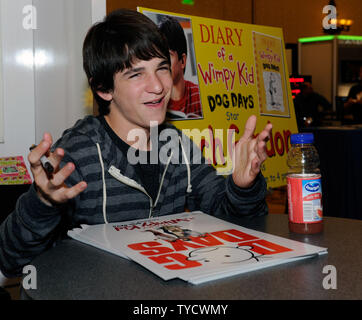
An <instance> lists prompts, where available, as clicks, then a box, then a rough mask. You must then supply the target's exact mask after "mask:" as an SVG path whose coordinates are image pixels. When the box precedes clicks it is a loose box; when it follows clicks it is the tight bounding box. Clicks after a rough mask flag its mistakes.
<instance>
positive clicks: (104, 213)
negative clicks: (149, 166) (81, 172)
mask: <svg viewBox="0 0 362 320" xmlns="http://www.w3.org/2000/svg"><path fill="white" fill-rule="evenodd" d="M179 140H180V144H181V151H182V156H183V158H184V159H185V164H186V168H187V189H186V192H187V193H191V192H192V185H191V169H190V162H189V159H188V158H187V156H186V152H185V149H184V147H183V145H182V141H181V137H180V136H179ZM96 146H97V151H98V157H99V163H100V165H101V168H102V184H103V206H102V211H103V220H104V223H106V224H107V223H108V221H107V212H106V210H107V188H106V180H105V173H104V163H103V159H102V153H101V148H100V146H99V144H98V143H96ZM172 154H173V153H171V155H170V157H169V159H168V161H167V164H166V168H165V170H164V172H163V175H162V179H161V183H160V188H159V193H160V191H161V187H162V184H163V180H164V177H165V174H166V171H167V168H168V165H169V164H170V162H171V158H172ZM127 184H128V183H127ZM159 193H158V195H157V199H156V202H155V203H157V201H158V197H159V195H160V194H159Z"/></svg>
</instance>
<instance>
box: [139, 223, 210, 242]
mask: <svg viewBox="0 0 362 320" xmlns="http://www.w3.org/2000/svg"><path fill="white" fill-rule="evenodd" d="M158 230H162V231H157V230H153V229H148V230H145V231H146V232H147V231H148V232H152V233H153V234H154V235H155V236H156V237H157V238H158V239H162V240H166V241H176V240H179V239H180V240H184V241H190V240H191V239H190V237H205V236H206V233H201V232H197V231H194V230H191V229H184V228H181V227H179V226H177V225H170V226H162V227H160V228H158Z"/></svg>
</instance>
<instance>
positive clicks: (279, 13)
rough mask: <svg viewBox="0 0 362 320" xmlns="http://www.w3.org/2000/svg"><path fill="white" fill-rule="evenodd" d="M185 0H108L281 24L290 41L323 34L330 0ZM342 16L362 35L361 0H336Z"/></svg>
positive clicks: (112, 6) (110, 5) (109, 8)
mask: <svg viewBox="0 0 362 320" xmlns="http://www.w3.org/2000/svg"><path fill="white" fill-rule="evenodd" d="M181 2H182V1H181V0H138V1H134V0H107V11H108V12H109V11H112V10H114V9H117V8H131V9H135V8H136V7H137V6H142V7H148V8H152V9H159V10H166V11H171V12H176V13H184V14H189V15H194V16H202V17H208V18H216V19H222V20H231V21H237V22H243V23H255V24H258V25H266V26H273V27H281V28H283V31H284V41H285V42H286V43H288V42H290V43H296V42H297V40H298V38H301V37H308V36H317V35H323V31H322V20H323V18H324V16H325V14H323V12H322V9H323V7H324V6H326V5H328V4H329V0H303V1H300V0H273V1H270V0H218V1H216V0H213V1H210V0H194V3H195V4H194V5H193V6H190V5H183V4H182V3H181ZM336 4H337V14H338V17H339V18H342V17H344V18H348V19H353V20H354V24H353V25H352V27H351V31H350V32H349V33H348V34H353V35H362V20H361V19H360V17H361V13H362V8H361V0H336Z"/></svg>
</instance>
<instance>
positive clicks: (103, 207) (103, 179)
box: [96, 143, 108, 223]
mask: <svg viewBox="0 0 362 320" xmlns="http://www.w3.org/2000/svg"><path fill="white" fill-rule="evenodd" d="M96 145H97V150H98V157H99V162H100V164H101V168H102V183H103V206H102V211H103V220H104V223H108V221H107V216H106V205H107V188H106V179H105V176H104V164H103V159H102V153H101V148H100V146H99V144H98V143H96Z"/></svg>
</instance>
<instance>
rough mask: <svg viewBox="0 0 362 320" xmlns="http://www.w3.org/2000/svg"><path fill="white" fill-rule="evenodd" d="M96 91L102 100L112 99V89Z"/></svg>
mask: <svg viewBox="0 0 362 320" xmlns="http://www.w3.org/2000/svg"><path fill="white" fill-rule="evenodd" d="M96 92H97V94H98V95H99V96H100V97H101V98H102V99H103V100H106V101H111V100H112V99H113V95H112V91H109V92H103V91H98V90H97V91H96Z"/></svg>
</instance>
